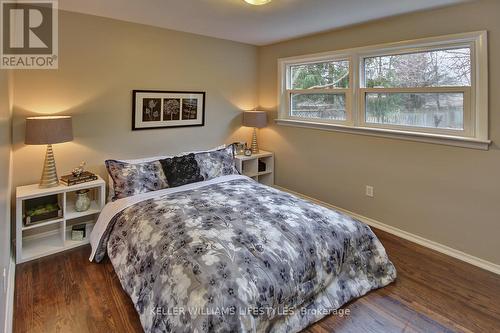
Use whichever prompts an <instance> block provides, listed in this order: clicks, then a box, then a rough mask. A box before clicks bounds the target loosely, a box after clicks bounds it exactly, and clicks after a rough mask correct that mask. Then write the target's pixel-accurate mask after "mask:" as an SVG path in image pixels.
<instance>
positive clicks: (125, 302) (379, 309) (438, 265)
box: [14, 230, 500, 333]
mask: <svg viewBox="0 0 500 333" xmlns="http://www.w3.org/2000/svg"><path fill="white" fill-rule="evenodd" d="M374 231H375V232H376V234H377V235H378V236H379V238H380V240H381V241H382V243H383V244H384V246H385V248H386V250H387V253H388V254H389V257H390V258H391V260H392V261H393V263H394V264H395V266H396V268H397V270H398V279H397V281H396V282H395V283H393V284H391V285H390V286H387V287H385V288H383V289H379V290H376V291H373V292H371V293H369V294H368V295H366V296H364V297H362V298H360V299H358V300H355V301H353V302H351V303H349V304H347V305H346V306H345V307H344V309H347V308H348V309H349V310H350V315H349V316H344V317H338V316H330V317H327V318H325V319H323V320H322V321H320V322H318V323H316V324H315V325H313V326H311V327H310V328H309V329H308V332H333V331H335V332H355V333H360V332H384V333H387V332H449V331H459V332H500V276H498V275H495V274H493V273H489V272H486V271H484V270H481V269H479V268H476V267H474V266H471V265H469V264H466V263H463V262H461V261H458V260H456V259H453V258H450V257H447V256H445V255H442V254H440V253H437V252H434V251H432V250H429V249H426V248H423V247H421V246H418V245H415V244H413V243H410V242H408V241H405V240H403V239H401V238H398V237H395V236H392V235H390V234H387V233H385V232H382V231H378V230H374ZM89 252H90V248H89V247H88V246H87V247H82V248H79V249H75V250H71V251H68V252H65V253H61V254H58V255H54V256H51V257H47V258H44V259H39V260H36V261H33V262H28V263H25V264H21V265H18V266H17V269H16V290H15V309H14V332H43V333H47V332H63V333H70V332H99V333H100V332H106V333H109V332H140V331H142V329H141V325H140V323H139V318H138V316H137V314H136V312H135V310H134V308H133V306H132V303H131V301H130V299H129V298H128V296H127V295H126V294H125V293H124V292H123V291H122V288H121V285H120V283H119V281H118V278H117V277H116V274H115V273H114V271H113V267H112V265H111V263H110V262H109V260H106V261H105V262H104V263H103V264H95V263H90V262H89V261H88V255H89Z"/></svg>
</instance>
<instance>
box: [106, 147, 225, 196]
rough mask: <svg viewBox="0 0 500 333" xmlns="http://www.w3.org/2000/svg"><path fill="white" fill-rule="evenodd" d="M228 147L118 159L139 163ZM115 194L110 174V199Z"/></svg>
mask: <svg viewBox="0 0 500 333" xmlns="http://www.w3.org/2000/svg"><path fill="white" fill-rule="evenodd" d="M223 148H226V145H225V144H224V145H220V146H218V147H215V148H212V149H209V150H198V151H186V152H182V153H179V154H177V155H162V156H153V157H143V158H136V159H132V160H118V159H117V161H119V162H125V163H130V164H139V163H143V162H152V161H158V160H163V159H165V158H169V157H174V156H183V155H188V154H196V153H205V152H209V151H214V150H219V149H223ZM114 195H115V190H114V184H113V178H111V176H110V175H109V174H108V201H111V198H113V196H114Z"/></svg>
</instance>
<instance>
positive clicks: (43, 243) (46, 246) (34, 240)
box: [22, 230, 64, 262]
mask: <svg viewBox="0 0 500 333" xmlns="http://www.w3.org/2000/svg"><path fill="white" fill-rule="evenodd" d="M63 249H64V242H63V240H62V237H61V232H60V231H59V230H52V231H49V232H44V233H39V234H36V235H31V236H26V237H24V238H23V249H22V261H23V262H24V261H28V260H33V259H37V258H40V257H44V256H46V255H49V254H53V253H57V252H60V251H61V250H63Z"/></svg>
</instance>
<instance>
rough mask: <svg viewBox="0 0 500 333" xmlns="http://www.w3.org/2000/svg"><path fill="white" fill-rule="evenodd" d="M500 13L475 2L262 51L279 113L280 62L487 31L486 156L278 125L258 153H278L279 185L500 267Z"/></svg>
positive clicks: (265, 87) (264, 90) (271, 105)
mask: <svg viewBox="0 0 500 333" xmlns="http://www.w3.org/2000/svg"><path fill="white" fill-rule="evenodd" d="M499 13H500V1H497V0H487V1H479V2H474V3H469V4H462V5H458V6H454V7H449V8H442V9H437V10H432V11H427V12H420V13H415V14H410V15H405V16H400V17H395V18H391V19H386V20H380V21H376V22H371V23H368V24H364V25H359V26H354V27H350V28H347V29H343V30H337V31H332V32H328V33H322V34H317V35H314V36H310V37H306V38H301V39H296V40H291V41H287V42H283V43H279V44H274V45H270V46H265V47H261V48H259V85H258V88H259V104H260V105H261V106H262V107H263V108H264V109H267V110H272V111H276V103H277V101H276V99H277V97H276V91H277V59H278V58H280V57H287V56H295V55H302V54H308V53H314V52H322V51H330V50H339V49H344V48H351V47H358V46H366V45H371V44H378V43H384V42H395V41H400V40H408V39H414V38H422V37H430V36H436V35H443V34H450V33H460V32H468V31H476V30H488V32H489V69H490V76H489V77H490V84H489V90H490V91H489V93H490V101H489V102H490V103H489V112H490V138H491V139H492V140H493V141H494V143H493V145H492V146H491V148H490V150H489V151H479V150H471V149H464V148H456V147H450V146H442V145H433V144H425V143H417V142H408V141H401V140H393V139H383V138H375V137H369V136H361V135H353V134H342V133H336V132H326V131H320V130H314V129H303V128H293V127H285V126H276V125H274V124H273V125H272V126H271V127H270V128H268V129H265V130H263V131H262V139H261V146H262V147H263V148H267V149H268V150H273V151H275V152H276V168H277V169H276V182H277V184H278V185H281V186H284V187H287V188H290V189H292V190H295V191H297V192H300V193H303V194H306V195H309V196H311V197H314V198H317V199H320V200H322V201H325V202H328V203H331V204H334V205H336V206H339V207H342V208H345V209H348V210H350V211H353V212H356V213H358V214H361V215H364V216H367V217H370V218H373V219H376V220H378V221H380V222H382V223H386V224H388V225H391V226H394V227H397V228H400V229H403V230H405V231H408V232H410V233H414V234H417V235H420V236H422V237H424V238H427V239H430V240H433V241H436V242H439V243H442V244H444V245H448V246H450V247H452V248H455V249H458V250H461V251H464V252H466V253H469V254H471V255H474V256H477V257H480V258H482V259H485V260H488V261H491V262H494V263H496V264H500V241H499V235H500V150H499V145H498V143H499V142H500V97H499V91H500V15H499ZM272 114H274V115H275V112H274V113H272ZM367 184H369V185H373V186H375V198H373V199H370V198H368V197H366V196H365V195H364V188H365V185H367Z"/></svg>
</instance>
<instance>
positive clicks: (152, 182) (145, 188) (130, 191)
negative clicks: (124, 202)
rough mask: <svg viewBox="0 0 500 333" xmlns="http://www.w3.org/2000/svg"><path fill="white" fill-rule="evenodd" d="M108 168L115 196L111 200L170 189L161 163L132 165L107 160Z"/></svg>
mask: <svg viewBox="0 0 500 333" xmlns="http://www.w3.org/2000/svg"><path fill="white" fill-rule="evenodd" d="M105 163H106V168H107V169H108V173H109V175H110V176H111V178H112V179H113V191H114V195H113V198H112V199H111V200H113V201H115V200H116V199H122V198H126V197H130V196H133V195H136V194H139V193H146V192H151V191H157V190H161V189H164V188H167V187H168V182H167V178H166V177H165V174H164V173H163V169H162V167H161V164H160V162H159V161H153V162H144V163H138V164H130V163H126V162H121V161H116V160H107V161H106V162H105Z"/></svg>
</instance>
